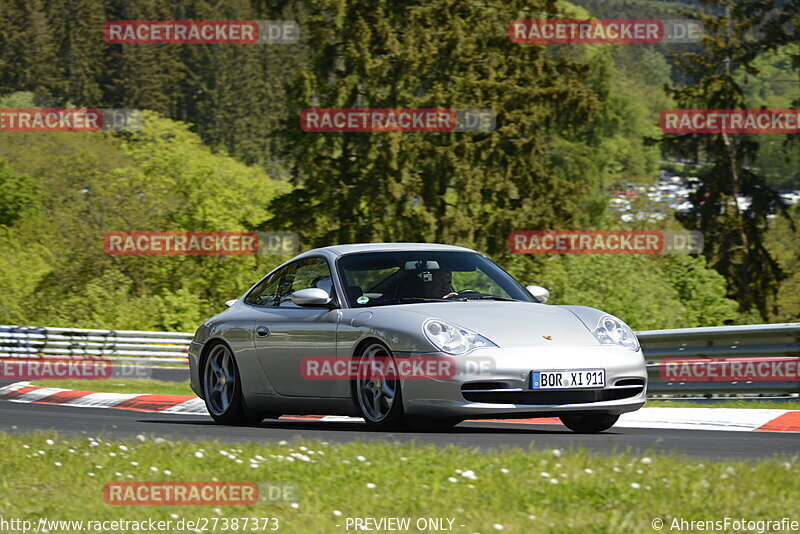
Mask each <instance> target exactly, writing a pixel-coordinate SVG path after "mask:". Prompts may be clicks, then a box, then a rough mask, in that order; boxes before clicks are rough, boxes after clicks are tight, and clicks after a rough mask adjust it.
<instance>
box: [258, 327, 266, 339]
mask: <svg viewBox="0 0 800 534" xmlns="http://www.w3.org/2000/svg"><path fill="white" fill-rule="evenodd" d="M256 335H257V336H258V337H267V336H268V335H269V328H267V327H266V326H259V327H258V328H256Z"/></svg>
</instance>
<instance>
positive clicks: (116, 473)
mask: <svg viewBox="0 0 800 534" xmlns="http://www.w3.org/2000/svg"><path fill="white" fill-rule="evenodd" d="M114 476H115V477H121V476H122V473H120V472H119V471H114Z"/></svg>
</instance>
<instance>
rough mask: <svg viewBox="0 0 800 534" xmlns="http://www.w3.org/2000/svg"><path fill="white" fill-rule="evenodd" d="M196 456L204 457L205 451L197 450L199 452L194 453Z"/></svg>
mask: <svg viewBox="0 0 800 534" xmlns="http://www.w3.org/2000/svg"><path fill="white" fill-rule="evenodd" d="M194 457H195V458H202V457H203V453H202V452H200V451H197V452H195V453H194Z"/></svg>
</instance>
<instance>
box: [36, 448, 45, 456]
mask: <svg viewBox="0 0 800 534" xmlns="http://www.w3.org/2000/svg"><path fill="white" fill-rule="evenodd" d="M36 454H41V455H42V456H44V454H45V453H44V451H43V450H41V449H39V452H37V453H36Z"/></svg>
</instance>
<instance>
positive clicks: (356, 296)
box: [338, 251, 534, 308]
mask: <svg viewBox="0 0 800 534" xmlns="http://www.w3.org/2000/svg"><path fill="white" fill-rule="evenodd" d="M338 267H339V274H340V276H341V277H342V283H343V285H344V288H345V298H346V299H347V302H348V303H349V305H350V306H351V307H354V308H360V307H369V306H381V305H387V304H412V303H417V302H440V301H441V302H448V301H464V300H521V301H526V302H533V301H534V300H533V298H532V297H531V295H530V294H529V293H528V292H527V291H526V290H525V288H524V287H523V286H522V285H521V284H520V283H519V282H517V281H516V280H514V278H512V277H511V276H510V275H509V274H508V273H506V272H505V271H503V270H502V269H501V268H500V267H498V266H497V265H496V264H494V263H493V262H492V261H490V260H489V259H487V258H485V257H483V256H481V255H480V254H476V253H474V252H443V251H442V252H440V251H403V252H364V253H360V254H351V255H347V256H344V257H343V258H341V259H340V260H339V262H338Z"/></svg>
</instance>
